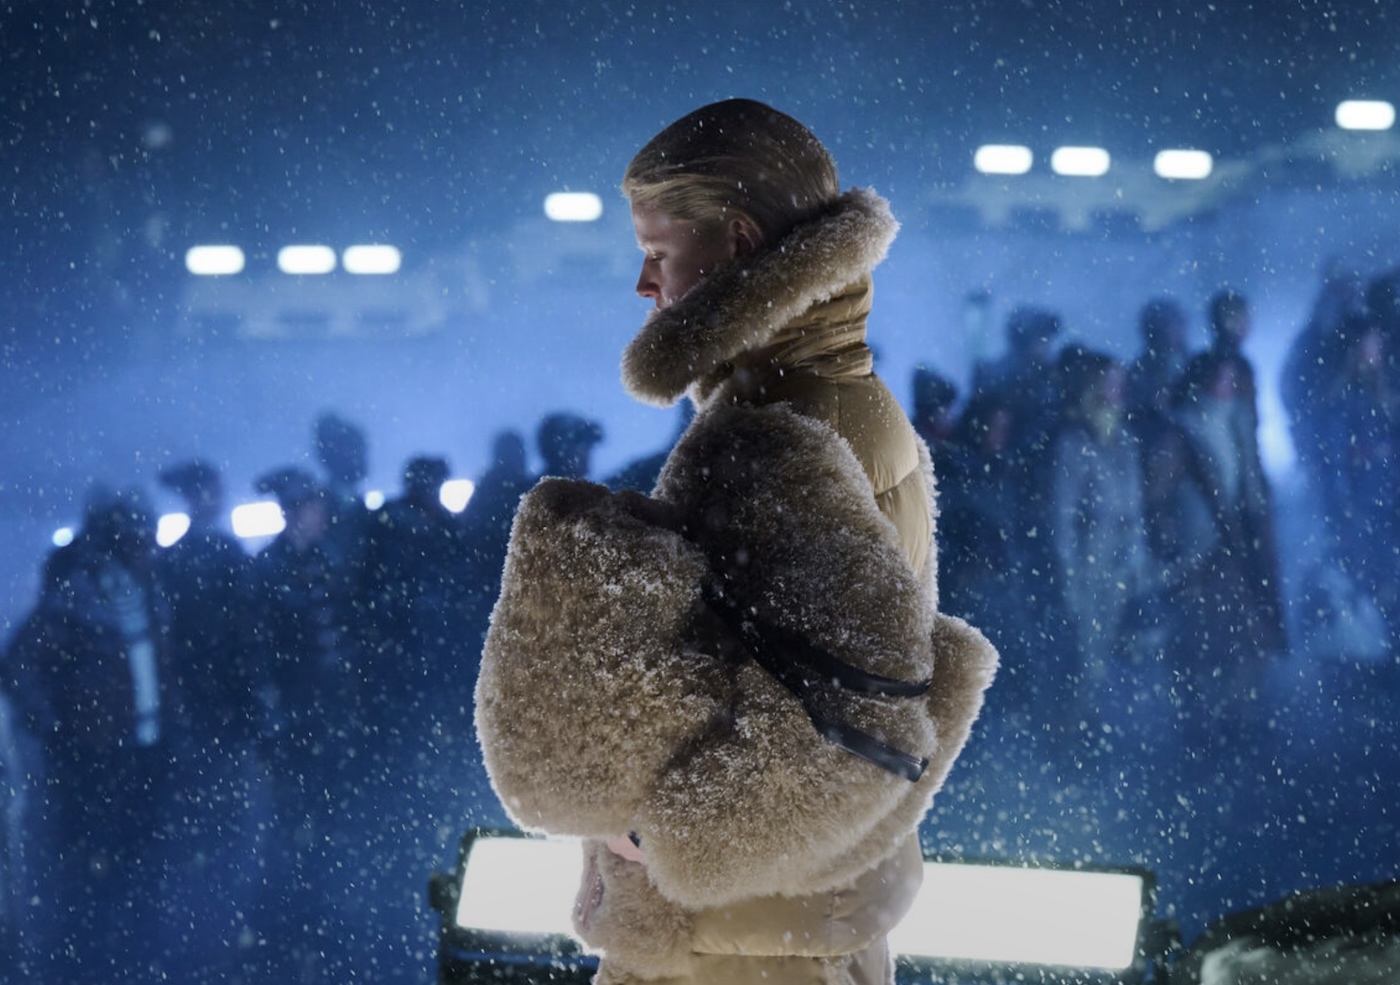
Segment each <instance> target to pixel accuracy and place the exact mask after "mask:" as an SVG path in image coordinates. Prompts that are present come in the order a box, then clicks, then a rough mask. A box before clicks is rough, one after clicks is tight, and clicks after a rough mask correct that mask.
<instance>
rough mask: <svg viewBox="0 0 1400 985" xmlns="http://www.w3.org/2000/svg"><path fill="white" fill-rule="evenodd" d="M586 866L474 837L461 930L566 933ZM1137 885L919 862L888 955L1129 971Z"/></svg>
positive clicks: (554, 843) (514, 843) (554, 845)
mask: <svg viewBox="0 0 1400 985" xmlns="http://www.w3.org/2000/svg"><path fill="white" fill-rule="evenodd" d="M581 862H582V859H581V857H580V850H579V846H578V843H577V842H574V841H569V840H564V839H540V838H517V837H489V836H483V837H478V838H476V839H475V840H474V841H473V842H472V848H471V853H470V855H469V856H468V858H467V864H466V868H465V870H464V872H463V876H462V885H461V895H460V898H459V899H458V903H457V914H456V920H457V925H458V926H459V927H463V928H467V929H475V930H486V931H496V932H505V933H520V934H570V933H572V923H571V914H572V905H573V900H574V896H575V894H576V893H577V891H578V883H579V877H580V869H581ZM1143 890H1144V886H1143V880H1142V876H1140V875H1136V874H1133V873H1127V872H1095V871H1084V870H1078V869H1048V868H1025V867H1021V866H1015V865H992V864H983V865H977V864H971V863H957V862H925V863H924V881H923V885H922V887H921V888H920V890H919V893H918V896H916V897H915V899H914V903H913V905H912V906H911V907H910V910H909V913H908V914H907V915H906V916H905V918H904V919H903V920H902V921H901V922H900V923H899V925H898V926H896V927H895V928H894V929H893V930H892V931H891V932H890V937H889V942H890V947H891V948H892V949H893V951H894V952H895V953H896V954H903V955H907V956H909V957H913V958H924V959H934V960H938V959H942V960H952V961H981V962H986V963H989V964H1040V965H1060V966H1066V967H1070V968H1085V969H1088V968H1098V969H1117V970H1121V969H1125V968H1129V967H1131V966H1132V964H1133V961H1134V959H1135V958H1136V956H1137V944H1138V936H1139V923H1140V921H1141V919H1142V908H1143Z"/></svg>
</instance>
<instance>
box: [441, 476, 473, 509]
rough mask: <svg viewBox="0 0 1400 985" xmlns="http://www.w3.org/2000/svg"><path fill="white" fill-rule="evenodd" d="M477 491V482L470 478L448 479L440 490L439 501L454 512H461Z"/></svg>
mask: <svg viewBox="0 0 1400 985" xmlns="http://www.w3.org/2000/svg"><path fill="white" fill-rule="evenodd" d="M475 491H476V483H474V482H472V480H470V479H448V480H447V481H446V482H444V483H443V484H442V488H441V489H439V490H438V502H440V503H442V505H443V506H445V507H446V508H447V509H449V510H451V511H452V512H453V513H461V512H462V511H463V510H465V509H466V508H467V503H468V502H470V501H471V498H472V493H473V492H475Z"/></svg>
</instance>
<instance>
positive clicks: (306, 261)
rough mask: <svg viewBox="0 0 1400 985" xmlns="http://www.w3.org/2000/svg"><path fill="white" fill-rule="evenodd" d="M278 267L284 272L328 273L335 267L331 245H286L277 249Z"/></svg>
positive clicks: (333, 251)
mask: <svg viewBox="0 0 1400 985" xmlns="http://www.w3.org/2000/svg"><path fill="white" fill-rule="evenodd" d="M277 269H278V270H280V271H282V273H284V274H328V273H330V272H331V271H332V270H334V269H335V250H333V249H331V248H330V247H329V246H317V245H304V246H284V247H282V248H281V249H280V250H278V251H277Z"/></svg>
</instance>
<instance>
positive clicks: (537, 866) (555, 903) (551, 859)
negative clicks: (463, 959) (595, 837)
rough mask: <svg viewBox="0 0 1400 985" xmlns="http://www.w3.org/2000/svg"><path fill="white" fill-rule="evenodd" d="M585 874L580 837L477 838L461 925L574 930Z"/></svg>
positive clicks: (459, 908) (469, 865) (467, 876)
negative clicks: (577, 840)
mask: <svg viewBox="0 0 1400 985" xmlns="http://www.w3.org/2000/svg"><path fill="white" fill-rule="evenodd" d="M582 877H583V851H582V849H580V848H579V844H578V842H576V841H566V840H563V839H559V840H555V839H540V838H477V839H476V840H475V841H474V842H473V843H472V850H471V854H470V855H468V856H467V865H466V868H465V870H464V871H463V873H462V891H461V896H460V898H459V899H458V901H457V917H456V919H457V926H459V927H466V928H469V929H472V930H487V931H498V932H503V933H516V934H570V933H572V932H573V907H574V896H575V895H576V894H577V893H578V885H579V881H580V880H581V879H582Z"/></svg>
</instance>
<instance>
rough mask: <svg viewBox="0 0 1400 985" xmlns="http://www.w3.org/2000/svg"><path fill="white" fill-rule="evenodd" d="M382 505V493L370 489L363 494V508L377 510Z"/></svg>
mask: <svg viewBox="0 0 1400 985" xmlns="http://www.w3.org/2000/svg"><path fill="white" fill-rule="evenodd" d="M383 505H384V493H383V492H381V491H380V490H378V489H371V490H370V491H369V492H367V493H365V508H366V509H369V510H377V509H379V508H380V507H381V506H383Z"/></svg>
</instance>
